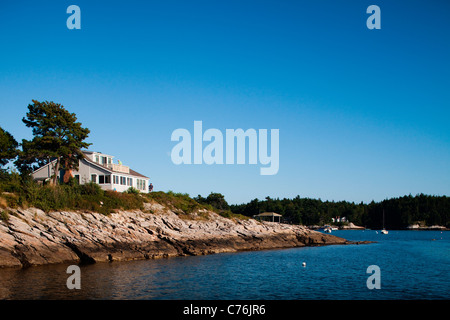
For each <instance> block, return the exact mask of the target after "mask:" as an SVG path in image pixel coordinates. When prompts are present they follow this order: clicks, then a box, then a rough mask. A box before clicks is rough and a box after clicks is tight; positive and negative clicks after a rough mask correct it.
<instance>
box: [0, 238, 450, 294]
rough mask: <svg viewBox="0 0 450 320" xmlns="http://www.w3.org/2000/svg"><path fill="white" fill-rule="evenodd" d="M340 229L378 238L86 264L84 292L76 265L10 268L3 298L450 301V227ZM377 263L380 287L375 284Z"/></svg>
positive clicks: (0, 278) (2, 277) (1, 285)
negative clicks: (71, 274)
mask: <svg viewBox="0 0 450 320" xmlns="http://www.w3.org/2000/svg"><path fill="white" fill-rule="evenodd" d="M333 234H334V235H336V236H340V237H343V238H346V239H348V240H371V241H377V243H372V244H365V245H339V246H324V247H305V248H293V249H283V250H267V251H256V252H240V253H225V254H215V255H208V256H197V257H178V258H169V259H162V260H145V261H130V262H122V263H117V262H114V263H98V264H95V265H89V266H82V267H81V287H82V288H81V290H69V289H67V287H66V279H67V277H68V275H67V274H66V268H67V266H68V265H58V266H43V267H32V268H29V269H26V270H7V269H4V270H0V298H2V299H208V300H217V299H220V300H223V299H227V300H228V299H233V300H234V299H264V300H266V299H267V300H291V299H326V300H336V299H345V300H349V299H351V300H355V299H356V300H362V299H364V300H366V299H377V300H386V299H387V300H393V299H450V269H449V266H450V232H445V231H444V232H440V231H390V232H389V234H388V235H381V234H376V232H375V231H372V230H365V231H354V230H348V231H333ZM303 262H305V263H306V267H302V263H303ZM370 265H377V266H379V267H380V272H381V277H380V280H381V288H380V289H372V290H370V289H368V288H367V285H366V282H367V278H368V277H369V276H370V274H368V273H366V271H367V267H368V266H370Z"/></svg>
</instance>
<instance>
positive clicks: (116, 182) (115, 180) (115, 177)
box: [113, 176, 119, 184]
mask: <svg viewBox="0 0 450 320" xmlns="http://www.w3.org/2000/svg"><path fill="white" fill-rule="evenodd" d="M113 181H114V184H119V177H118V176H113Z"/></svg>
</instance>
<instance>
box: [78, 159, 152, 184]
mask: <svg viewBox="0 0 450 320" xmlns="http://www.w3.org/2000/svg"><path fill="white" fill-rule="evenodd" d="M84 160H86V161H87V162H88V163H90V164H93V165H95V166H97V167H99V168H102V169H103V170H107V171H109V172H111V173H120V174H128V175H131V176H136V177H141V178H146V179H150V178H149V177H146V176H144V175H143V174H140V173H139V172H137V171H134V170H133V169H131V168H130V173H123V172H120V171H116V170H113V169H111V168H108V167H106V166H104V165H102V164H100V163H97V162H94V161H92V160H91V159H89V158H86V157H85V158H84Z"/></svg>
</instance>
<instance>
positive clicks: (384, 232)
mask: <svg viewBox="0 0 450 320" xmlns="http://www.w3.org/2000/svg"><path fill="white" fill-rule="evenodd" d="M381 233H382V234H389V231H387V230H386V228H385V227H384V209H383V229H382V230H381Z"/></svg>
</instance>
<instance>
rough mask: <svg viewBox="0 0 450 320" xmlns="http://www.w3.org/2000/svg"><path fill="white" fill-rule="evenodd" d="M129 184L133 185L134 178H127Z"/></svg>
mask: <svg viewBox="0 0 450 320" xmlns="http://www.w3.org/2000/svg"><path fill="white" fill-rule="evenodd" d="M127 186H130V187H132V186H133V179H132V178H127Z"/></svg>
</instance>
